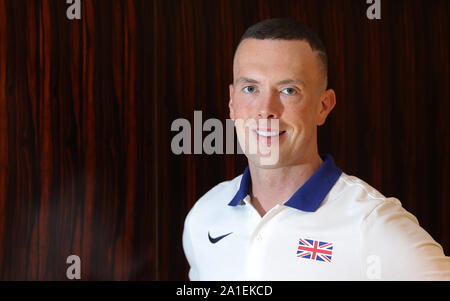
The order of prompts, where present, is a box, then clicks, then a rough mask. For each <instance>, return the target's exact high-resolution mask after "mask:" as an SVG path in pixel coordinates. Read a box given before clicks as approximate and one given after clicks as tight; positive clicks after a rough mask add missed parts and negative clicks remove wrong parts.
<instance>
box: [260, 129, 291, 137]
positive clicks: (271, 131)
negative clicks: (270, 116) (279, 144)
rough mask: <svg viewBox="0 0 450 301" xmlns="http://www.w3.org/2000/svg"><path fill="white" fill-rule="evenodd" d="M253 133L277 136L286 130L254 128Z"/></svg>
mask: <svg viewBox="0 0 450 301" xmlns="http://www.w3.org/2000/svg"><path fill="white" fill-rule="evenodd" d="M255 133H256V134H257V135H258V136H262V137H265V138H271V137H278V136H281V135H283V134H284V133H286V131H273V130H270V129H268V130H255Z"/></svg>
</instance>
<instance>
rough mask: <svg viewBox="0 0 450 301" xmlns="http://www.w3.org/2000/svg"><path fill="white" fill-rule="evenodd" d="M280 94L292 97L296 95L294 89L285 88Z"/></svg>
mask: <svg viewBox="0 0 450 301" xmlns="http://www.w3.org/2000/svg"><path fill="white" fill-rule="evenodd" d="M281 93H283V94H286V95H294V94H296V93H297V91H295V89H294V88H286V89H283V90H281Z"/></svg>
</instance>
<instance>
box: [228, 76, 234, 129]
mask: <svg viewBox="0 0 450 301" xmlns="http://www.w3.org/2000/svg"><path fill="white" fill-rule="evenodd" d="M229 90H230V101H229V102H228V107H229V108H230V119H231V120H234V110H233V84H230V86H229Z"/></svg>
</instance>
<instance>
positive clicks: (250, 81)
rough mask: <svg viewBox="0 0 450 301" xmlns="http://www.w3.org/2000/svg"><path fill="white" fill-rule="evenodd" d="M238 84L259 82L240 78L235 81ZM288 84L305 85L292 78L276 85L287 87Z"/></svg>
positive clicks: (243, 77)
mask: <svg viewBox="0 0 450 301" xmlns="http://www.w3.org/2000/svg"><path fill="white" fill-rule="evenodd" d="M238 83H245V84H259V82H258V81H257V80H256V79H253V78H249V77H245V76H241V77H239V78H237V79H236V81H235V84H238ZM288 84H300V85H302V86H304V85H305V83H304V82H303V81H302V80H295V79H292V78H288V79H284V80H282V81H279V82H278V83H277V85H288Z"/></svg>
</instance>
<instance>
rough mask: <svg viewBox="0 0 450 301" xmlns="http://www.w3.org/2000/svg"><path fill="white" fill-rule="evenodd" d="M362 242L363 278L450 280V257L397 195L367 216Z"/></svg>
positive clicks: (364, 222)
mask: <svg viewBox="0 0 450 301" xmlns="http://www.w3.org/2000/svg"><path fill="white" fill-rule="evenodd" d="M360 241H361V260H362V265H361V266H362V267H363V268H362V270H361V273H362V279H380V280H450V257H446V256H445V254H444V252H443V249H442V247H441V245H439V244H438V243H437V242H436V241H435V240H434V239H433V238H432V237H431V236H430V235H429V234H428V233H427V232H426V231H425V230H424V229H423V228H422V227H421V226H420V225H419V223H418V221H417V219H416V217H415V216H414V215H412V214H411V213H409V212H408V211H406V210H405V209H404V208H403V207H402V206H401V203H400V201H399V200H397V199H395V198H388V199H386V200H384V201H383V202H382V203H381V204H379V205H377V206H376V207H375V208H374V209H373V210H372V211H371V212H370V213H369V214H368V215H367V216H366V217H365V218H364V220H363V222H362V224H361V240H360Z"/></svg>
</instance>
